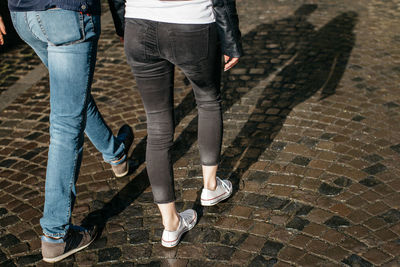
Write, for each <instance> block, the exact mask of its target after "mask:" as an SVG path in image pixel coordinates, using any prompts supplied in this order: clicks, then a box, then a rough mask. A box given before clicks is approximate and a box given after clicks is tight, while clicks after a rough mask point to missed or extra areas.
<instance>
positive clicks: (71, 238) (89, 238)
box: [42, 226, 97, 262]
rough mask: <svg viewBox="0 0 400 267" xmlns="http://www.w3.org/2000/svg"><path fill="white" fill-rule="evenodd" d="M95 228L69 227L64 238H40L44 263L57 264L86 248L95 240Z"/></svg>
mask: <svg viewBox="0 0 400 267" xmlns="http://www.w3.org/2000/svg"><path fill="white" fill-rule="evenodd" d="M96 235H97V228H96V227H94V228H93V229H92V230H88V229H85V228H83V227H80V226H71V227H70V229H69V230H68V233H67V234H66V236H65V237H64V238H61V239H52V238H49V237H47V236H42V255H43V261H45V262H57V261H60V260H62V259H65V258H66V257H68V256H70V255H72V254H74V253H76V252H78V251H80V250H82V249H84V248H86V247H88V246H89V245H90V244H91V243H92V242H93V241H94V239H95V238H96Z"/></svg>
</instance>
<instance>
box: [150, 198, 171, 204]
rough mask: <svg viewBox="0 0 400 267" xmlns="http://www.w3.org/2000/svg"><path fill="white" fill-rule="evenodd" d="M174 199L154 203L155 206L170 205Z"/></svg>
mask: <svg viewBox="0 0 400 267" xmlns="http://www.w3.org/2000/svg"><path fill="white" fill-rule="evenodd" d="M175 200H176V199H175V198H174V199H172V200H165V201H155V200H154V203H155V204H168V203H172V202H175Z"/></svg>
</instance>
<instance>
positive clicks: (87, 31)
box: [12, 9, 124, 237]
mask: <svg viewBox="0 0 400 267" xmlns="http://www.w3.org/2000/svg"><path fill="white" fill-rule="evenodd" d="M12 18H13V23H14V26H15V28H16V30H17V32H18V33H19V35H20V36H21V38H22V39H23V40H25V41H26V42H27V43H28V44H29V45H30V46H32V48H33V49H34V50H35V51H36V53H37V54H38V55H39V57H40V58H41V59H42V61H43V63H44V64H45V65H46V66H47V67H48V69H49V76H50V106H51V113H50V147H49V154H48V164H47V172H46V190H45V207H44V214H43V217H42V219H41V221H40V223H41V226H42V228H43V232H44V234H45V235H47V236H50V237H63V236H64V235H65V234H66V232H67V231H68V228H69V226H70V219H71V212H72V208H73V204H74V200H75V196H76V190H75V183H76V180H77V178H78V173H79V167H80V164H81V160H82V148H83V133H84V130H86V132H87V134H88V136H89V138H90V139H91V141H92V142H93V143H94V144H95V146H96V147H97V148H99V150H100V151H101V152H102V153H103V155H104V157H105V158H106V159H107V160H108V161H111V160H115V159H118V158H120V157H122V156H123V149H124V147H123V144H121V141H119V140H116V138H115V137H113V136H112V133H111V131H110V130H109V128H108V127H107V126H106V125H105V124H104V121H103V119H102V118H101V116H100V113H99V112H98V110H97V108H96V106H95V103H94V101H93V98H92V97H91V94H90V86H91V82H92V76H93V71H94V65H95V60H96V49H97V41H98V38H99V34H100V24H99V23H100V21H99V19H100V18H99V16H88V15H83V14H80V13H78V12H73V11H68V10H62V9H51V10H47V11H32V12H13V13H12ZM85 127H86V129H85Z"/></svg>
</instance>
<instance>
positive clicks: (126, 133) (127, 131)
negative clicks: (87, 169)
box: [111, 124, 134, 178]
mask: <svg viewBox="0 0 400 267" xmlns="http://www.w3.org/2000/svg"><path fill="white" fill-rule="evenodd" d="M117 138H118V139H119V140H122V142H123V143H124V145H125V150H124V153H125V155H126V158H125V160H124V161H123V162H122V163H121V164H118V165H111V169H112V171H113V172H114V175H115V177H118V178H119V177H123V176H125V175H127V174H128V172H129V160H128V153H129V149H130V148H131V146H132V143H133V138H134V137H133V131H132V128H131V127H130V126H129V125H128V124H124V125H122V127H121V128H120V129H119V131H118V134H117Z"/></svg>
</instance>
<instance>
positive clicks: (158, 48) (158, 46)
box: [156, 22, 161, 57]
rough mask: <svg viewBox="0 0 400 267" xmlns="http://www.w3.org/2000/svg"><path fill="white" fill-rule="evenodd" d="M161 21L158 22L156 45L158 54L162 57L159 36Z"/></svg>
mask: <svg viewBox="0 0 400 267" xmlns="http://www.w3.org/2000/svg"><path fill="white" fill-rule="evenodd" d="M159 25H160V23H159V22H157V24H156V43H157V44H156V45H157V52H158V56H159V57H161V51H160V42H159V38H158V28H159Z"/></svg>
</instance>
